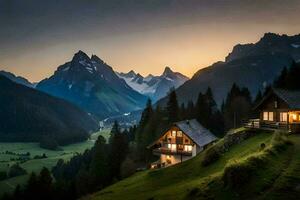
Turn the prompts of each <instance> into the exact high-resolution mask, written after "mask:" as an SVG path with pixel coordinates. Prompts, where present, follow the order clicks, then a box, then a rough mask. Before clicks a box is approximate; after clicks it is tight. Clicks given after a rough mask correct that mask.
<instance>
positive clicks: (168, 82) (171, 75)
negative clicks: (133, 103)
mask: <svg viewBox="0 0 300 200" xmlns="http://www.w3.org/2000/svg"><path fill="white" fill-rule="evenodd" d="M117 75H118V76H119V77H120V78H122V79H124V80H125V81H126V83H127V84H128V85H129V86H130V87H131V88H132V89H134V90H136V91H137V92H139V93H141V94H143V95H146V96H148V97H150V98H151V99H152V100H153V101H157V100H158V99H160V98H162V97H164V96H166V95H167V94H168V92H169V91H170V89H171V88H175V89H176V88H178V87H179V86H180V85H182V84H183V83H184V82H186V81H187V80H189V78H188V77H186V76H184V75H182V74H181V73H179V72H173V71H172V70H171V68H170V67H166V68H165V70H164V72H163V73H162V75H160V76H154V75H152V74H149V75H148V76H146V77H143V76H142V75H141V74H139V73H138V74H136V73H135V72H134V71H133V70H131V71H130V72H128V73H117Z"/></svg>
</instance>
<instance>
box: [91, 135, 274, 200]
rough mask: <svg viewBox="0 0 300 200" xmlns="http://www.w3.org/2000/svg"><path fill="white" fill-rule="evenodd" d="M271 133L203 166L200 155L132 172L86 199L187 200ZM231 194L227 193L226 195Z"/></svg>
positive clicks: (239, 146)
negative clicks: (181, 161)
mask: <svg viewBox="0 0 300 200" xmlns="http://www.w3.org/2000/svg"><path fill="white" fill-rule="evenodd" d="M271 137H272V134H270V133H261V134H258V135H256V136H254V137H252V138H249V139H247V140H246V141H243V142H242V143H240V144H238V145H235V146H233V147H231V148H230V150H229V151H228V152H226V153H225V154H224V155H222V156H221V158H220V159H219V160H218V161H216V162H215V163H213V164H211V165H209V166H207V167H203V166H202V165H201V160H202V159H203V154H199V155H198V156H197V157H195V158H193V159H191V160H189V161H186V162H184V163H182V164H178V165H176V166H172V167H169V168H166V169H161V170H150V171H149V170H148V171H144V172H140V173H136V174H135V175H133V176H132V177H130V178H127V179H125V180H123V181H120V182H118V183H116V184H114V185H112V186H110V187H108V188H106V189H104V190H102V191H100V192H98V193H96V194H94V195H91V196H88V197H86V199H93V200H97V199H101V200H103V199H104V200H105V199H114V200H118V199H189V198H187V197H188V194H189V193H191V191H192V190H193V189H195V188H199V187H200V188H205V187H207V184H208V183H209V182H210V181H211V180H216V179H218V177H220V176H221V175H222V174H223V170H224V167H225V166H226V164H227V163H228V162H232V161H233V160H239V159H242V158H244V157H245V156H248V155H250V154H253V153H257V152H259V151H260V144H261V143H265V144H266V145H269V144H270V142H271ZM230 196H231V195H230Z"/></svg>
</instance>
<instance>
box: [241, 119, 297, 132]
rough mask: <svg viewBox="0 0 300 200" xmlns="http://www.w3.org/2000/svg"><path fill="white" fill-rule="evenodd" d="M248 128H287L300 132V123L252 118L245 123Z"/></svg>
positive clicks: (286, 129)
mask: <svg viewBox="0 0 300 200" xmlns="http://www.w3.org/2000/svg"><path fill="white" fill-rule="evenodd" d="M244 126H245V127H246V128H253V129H278V130H285V131H289V132H291V133H300V123H289V124H287V123H286V122H272V121H262V120H260V119H250V120H249V121H247V122H245V123H244Z"/></svg>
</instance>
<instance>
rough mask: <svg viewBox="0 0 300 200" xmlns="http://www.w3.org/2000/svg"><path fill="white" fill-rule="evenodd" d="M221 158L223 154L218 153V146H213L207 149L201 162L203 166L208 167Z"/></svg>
mask: <svg viewBox="0 0 300 200" xmlns="http://www.w3.org/2000/svg"><path fill="white" fill-rule="evenodd" d="M220 157H221V153H220V152H219V151H218V149H217V146H212V147H211V148H209V149H207V151H206V152H205V154H204V157H203V160H202V162H201V164H202V166H208V165H210V164H211V163H213V162H215V161H217V160H218V159H219V158H220Z"/></svg>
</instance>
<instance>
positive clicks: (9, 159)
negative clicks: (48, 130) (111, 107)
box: [0, 130, 110, 196]
mask: <svg viewBox="0 0 300 200" xmlns="http://www.w3.org/2000/svg"><path fill="white" fill-rule="evenodd" d="M99 135H102V136H104V137H105V139H107V140H108V138H109V135H110V131H109V130H104V131H101V132H97V133H94V134H92V135H91V138H90V139H89V140H87V141H85V142H80V143H75V144H71V145H66V146H63V147H61V150H59V151H52V150H47V149H42V148H40V147H39V144H38V143H0V171H7V170H8V168H9V166H11V165H12V164H14V163H15V162H19V161H14V160H13V159H18V158H19V157H20V156H19V154H24V153H27V152H29V153H30V159H29V160H28V161H26V162H24V163H22V164H20V166H21V167H23V168H24V169H26V171H27V172H28V174H29V173H30V172H36V173H39V171H40V170H41V169H42V168H43V167H47V168H48V169H51V168H52V167H53V166H54V165H55V164H56V163H57V161H58V160H59V159H64V160H68V159H70V158H71V157H72V156H73V155H74V154H76V153H81V152H84V151H85V150H86V149H89V148H91V147H92V146H93V145H94V142H95V141H96V139H97V137H98V136H99ZM6 151H9V152H12V153H14V154H7V153H6ZM42 154H46V156H47V158H44V159H33V158H34V156H36V155H39V156H40V155H42ZM28 174H27V175H24V176H18V177H14V178H10V179H6V180H4V181H0V196H1V195H2V194H3V193H4V192H11V191H13V190H14V188H15V187H16V185H18V184H23V183H25V182H26V180H27V178H28Z"/></svg>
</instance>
